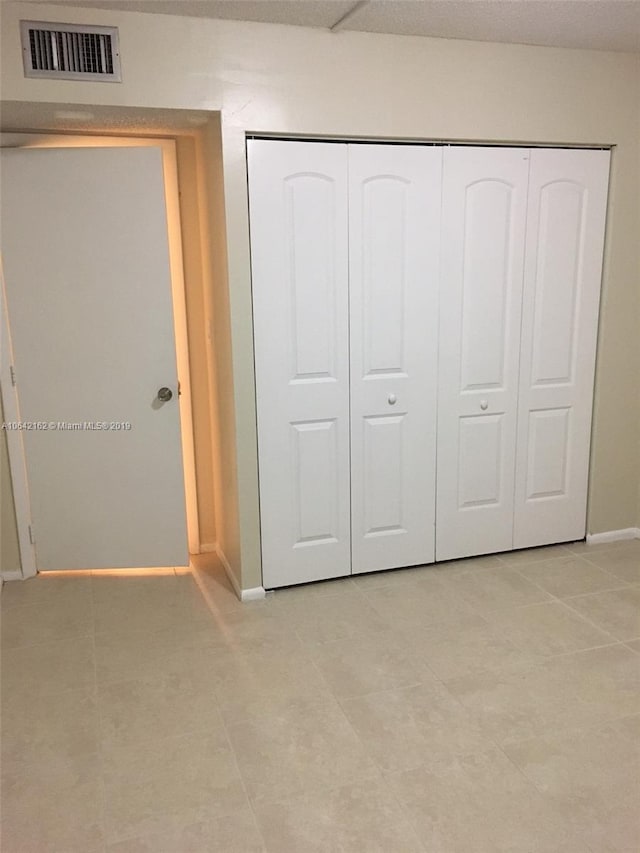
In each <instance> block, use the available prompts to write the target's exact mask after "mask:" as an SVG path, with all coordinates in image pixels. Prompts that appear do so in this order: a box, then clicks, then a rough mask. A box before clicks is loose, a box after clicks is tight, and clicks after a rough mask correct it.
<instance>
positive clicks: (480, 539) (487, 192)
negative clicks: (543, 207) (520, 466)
mask: <svg viewBox="0 0 640 853" xmlns="http://www.w3.org/2000/svg"><path fill="white" fill-rule="evenodd" d="M528 157H529V152H528V151H527V150H526V149H506V148H502V149H500V148H448V149H446V150H445V154H444V178H443V207H442V260H441V263H442V270H441V277H440V331H439V337H440V355H439V380H438V449H437V455H438V487H437V546H436V556H437V559H439V560H448V559H452V558H455V557H464V556H469V555H472V554H482V553H489V552H492V551H504V550H507V549H509V548H511V547H512V538H513V490H514V470H515V450H516V415H517V386H518V366H519V350H520V319H521V306H522V274H523V254H524V238H525V213H526V196H527V174H528V165H529V164H528Z"/></svg>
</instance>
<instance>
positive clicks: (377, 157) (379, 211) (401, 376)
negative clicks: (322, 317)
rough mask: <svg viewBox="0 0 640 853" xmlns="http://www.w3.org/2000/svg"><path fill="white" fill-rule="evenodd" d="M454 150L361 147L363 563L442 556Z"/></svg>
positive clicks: (355, 399)
mask: <svg viewBox="0 0 640 853" xmlns="http://www.w3.org/2000/svg"><path fill="white" fill-rule="evenodd" d="M441 180H442V149H441V148H435V147H425V146H420V147H419V146H404V145H350V146H349V264H350V279H349V289H350V303H351V310H350V322H351V502H352V503H351V505H352V529H351V536H352V546H351V547H352V569H353V572H354V573H356V572H367V571H372V570H375V569H390V568H396V567H398V566H410V565H415V564H418V563H430V562H433V560H434V547H435V545H434V543H435V452H436V445H435V432H436V383H437V339H438V327H437V310H438V309H437V294H438V255H439V247H440V200H441V199H440V193H441Z"/></svg>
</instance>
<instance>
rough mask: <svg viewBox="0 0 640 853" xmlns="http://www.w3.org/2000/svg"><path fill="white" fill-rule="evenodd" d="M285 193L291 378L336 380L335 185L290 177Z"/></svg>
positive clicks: (323, 178)
mask: <svg viewBox="0 0 640 853" xmlns="http://www.w3.org/2000/svg"><path fill="white" fill-rule="evenodd" d="M284 189H285V198H286V229H285V234H286V240H287V255H288V258H289V283H290V294H291V306H290V312H291V321H292V327H291V337H290V340H291V345H292V355H293V359H292V361H293V366H292V379H293V380H294V381H308V380H314V379H325V380H326V379H335V339H336V334H335V325H336V316H335V313H336V299H335V284H336V277H335V263H336V260H335V250H336V246H335V236H334V212H335V204H336V202H335V183H334V181H332V180H331V179H329V178H327V177H326V176H324V175H314V174H301V175H292V176H290V177H287V178H285V181H284Z"/></svg>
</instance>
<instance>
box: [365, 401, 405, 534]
mask: <svg viewBox="0 0 640 853" xmlns="http://www.w3.org/2000/svg"><path fill="white" fill-rule="evenodd" d="M405 418H406V415H384V416H381V417H368V418H364V420H363V424H364V453H365V458H366V465H365V469H364V478H365V481H364V489H363V496H364V501H365V507H364V517H365V525H364V527H365V536H375V535H380V534H384V533H390V532H392V531H396V532H406V529H405V527H404V526H403V515H404V512H403V498H404V495H405V492H406V487H405V485H404V483H403V478H404V459H403V450H404V444H405V440H404V435H403V431H404V430H403V427H404V421H405Z"/></svg>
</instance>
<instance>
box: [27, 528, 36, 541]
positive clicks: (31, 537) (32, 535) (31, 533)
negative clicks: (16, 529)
mask: <svg viewBox="0 0 640 853" xmlns="http://www.w3.org/2000/svg"><path fill="white" fill-rule="evenodd" d="M29 542H31V544H32V545H35V544H36V533H35V530H34V529H33V524H30V525H29Z"/></svg>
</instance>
